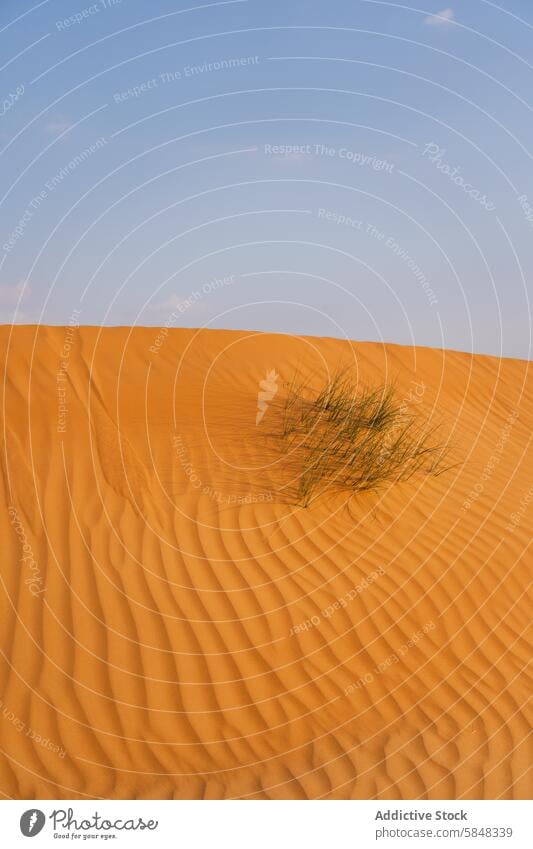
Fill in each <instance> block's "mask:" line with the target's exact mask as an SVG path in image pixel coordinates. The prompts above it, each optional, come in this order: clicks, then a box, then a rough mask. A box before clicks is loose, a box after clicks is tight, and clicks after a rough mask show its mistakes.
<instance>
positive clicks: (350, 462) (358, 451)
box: [272, 370, 449, 507]
mask: <svg viewBox="0 0 533 849" xmlns="http://www.w3.org/2000/svg"><path fill="white" fill-rule="evenodd" d="M276 407H277V413H278V416H277V419H276V420H277V422H278V425H279V426H278V429H277V430H276V432H274V433H273V434H272V436H273V437H274V439H275V440H276V444H277V450H278V452H281V456H282V457H283V465H284V470H285V473H286V474H287V475H288V476H289V480H290V482H289V483H288V484H287V485H286V486H285V492H286V493H287V494H288V495H290V500H291V501H294V502H295V503H297V504H299V505H301V506H303V507H307V506H308V505H309V504H311V502H312V501H314V499H315V498H317V497H318V496H319V495H321V494H323V493H324V492H326V491H335V490H338V491H348V492H353V493H356V492H364V491H367V490H374V489H378V488H379V487H381V486H383V485H384V484H391V483H397V482H399V481H406V480H408V479H409V478H411V477H412V476H413V475H416V474H424V475H437V474H440V473H441V472H443V471H445V470H446V468H449V466H447V465H446V458H447V456H448V451H447V449H446V447H445V446H444V445H442V444H441V443H439V442H438V441H437V439H436V435H437V428H435V427H428V426H427V425H426V424H425V423H424V422H423V421H421V419H420V417H419V416H417V415H415V414H414V413H412V412H409V411H408V409H407V405H406V403H405V402H403V401H401V400H399V399H398V395H397V392H396V390H395V388H394V386H393V385H391V384H383V385H380V386H374V387H372V386H360V385H357V384H356V383H355V381H354V380H353V378H352V377H351V375H350V373H349V372H348V371H345V370H339V371H337V372H335V373H334V374H333V376H332V377H331V379H330V380H329V381H328V382H327V384H325V385H324V386H323V387H321V388H319V389H318V390H317V389H313V388H312V385H311V383H310V382H309V381H305V380H300V379H298V378H293V380H292V381H291V382H290V383H289V384H288V385H287V386H286V391H285V393H284V394H283V397H281V398H280V399H278V400H277V401H276Z"/></svg>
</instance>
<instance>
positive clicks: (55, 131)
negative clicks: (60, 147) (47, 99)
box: [44, 118, 73, 137]
mask: <svg viewBox="0 0 533 849" xmlns="http://www.w3.org/2000/svg"><path fill="white" fill-rule="evenodd" d="M72 126H73V125H72V121H69V120H68V119H67V118H57V119H56V120H55V121H50V122H49V123H48V124H47V125H46V127H45V128H44V131H45V133H46V134H47V135H48V136H55V137H57V136H61V135H63V133H64V132H66V131H67V130H69V129H70V128H71V127H72Z"/></svg>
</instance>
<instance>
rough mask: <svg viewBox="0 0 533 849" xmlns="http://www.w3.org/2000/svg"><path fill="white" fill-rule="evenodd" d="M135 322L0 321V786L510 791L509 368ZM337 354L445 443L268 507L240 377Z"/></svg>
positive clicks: (518, 737) (288, 373) (75, 794)
mask: <svg viewBox="0 0 533 849" xmlns="http://www.w3.org/2000/svg"><path fill="white" fill-rule="evenodd" d="M158 333H159V331H158V330H157V329H154V328H142V329H134V330H131V329H128V328H113V329H98V328H82V329H81V330H68V329H66V328H49V327H44V328H35V327H17V328H14V329H11V328H10V327H2V328H0V351H1V352H0V356H1V361H2V363H3V370H4V374H3V381H2V385H3V408H2V419H3V422H2V424H3V428H2V432H3V441H2V454H1V456H2V484H1V500H2V504H1V505H0V523H1V524H0V527H1V535H2V564H1V579H2V586H1V595H2V617H1V620H0V624H1V636H0V646H1V652H2V658H1V661H2V663H1V691H0V699H1V703H2V704H1V706H0V735H1V741H0V743H1V746H0V748H1V750H2V755H1V760H0V790H1V792H2V794H3V796H4V797H7V798H54V797H55V798H73V799H74V798H87V797H101V798H172V797H173V798H187V799H188V798H212V799H213V798H216V799H219V798H249V799H253V798H269V799H294V798H338V799H344V798H360V799H369V798H380V799H397V798H401V799H424V798H429V799H475V798H488V799H496V798H524V797H527V796H528V791H529V789H530V788H529V787H528V776H527V772H526V770H527V767H528V763H529V762H530V760H531V758H530V753H528V751H527V742H526V740H527V734H528V730H529V727H530V724H531V717H530V716H529V717H528V713H527V698H528V693H529V690H530V683H531V682H530V680H528V677H527V673H526V663H527V660H528V657H529V655H530V647H529V645H528V641H527V636H528V633H527V632H528V627H529V623H530V615H529V614H530V612H531V601H530V599H528V597H527V590H528V582H529V574H530V571H529V570H528V562H529V564H530V563H531V555H530V552H529V549H528V546H529V543H530V540H531V537H532V533H531V530H532V519H533V501H532V497H531V496H532V494H533V489H531V487H532V476H531V457H530V455H529V457H528V454H527V450H528V447H529V441H530V438H531V433H532V430H533V416H532V412H533V404H532V401H533V383H532V381H531V375H530V374H529V373H528V364H527V363H526V362H522V361H518V360H498V359H496V358H491V357H485V356H475V357H472V356H469V355H466V354H459V353H453V352H448V351H438V350H432V349H421V348H419V349H415V348H403V347H399V346H394V345H386V346H381V345H378V344H359V343H357V344H356V343H350V342H341V341H335V340H331V339H312V338H299V337H288V336H279V335H271V334H256V333H238V332H224V331H202V332H197V331H192V330H172V331H170V332H169V333H168V335H167V336H163V337H162V338H160V340H159V343H157V344H156V342H155V340H156V337H157V336H158ZM151 347H155V352H154V351H150V348H151ZM341 363H342V364H345V365H346V364H353V365H354V368H355V369H356V370H357V373H358V374H359V375H361V376H362V378H363V379H365V380H367V381H382V380H383V379H384V378H391V379H396V380H397V382H398V391H399V394H400V396H402V395H404V396H405V397H407V398H409V394H410V401H409V404H410V407H411V408H412V409H417V410H420V411H423V413H424V414H425V415H426V416H428V417H430V418H433V417H435V418H436V419H438V420H441V421H443V423H444V432H445V433H446V434H448V435H450V436H451V439H452V442H453V445H454V448H455V450H456V452H457V454H458V456H459V459H460V465H459V466H457V467H456V468H454V469H453V470H452V471H449V472H447V473H446V474H444V475H441V476H440V477H438V478H426V479H417V480H415V479H413V480H412V481H410V482H408V483H403V484H398V485H396V486H393V487H390V488H388V489H386V490H384V491H383V492H379V493H368V494H364V495H360V496H357V497H354V498H352V499H347V497H346V496H345V495H335V497H325V498H323V499H321V500H320V501H318V502H317V503H316V504H313V505H312V506H311V507H310V508H308V509H306V510H304V509H296V508H295V507H293V506H291V505H289V504H287V503H284V502H283V499H281V498H279V497H278V495H277V494H276V492H275V489H276V481H277V480H278V479H279V475H280V472H281V471H282V470H281V469H280V465H279V463H277V464H276V463H274V464H273V465H272V464H271V461H272V458H271V457H270V455H269V453H268V451H266V450H265V444H264V439H263V433H264V432H266V430H268V427H269V412H270V411H269V407H268V403H267V406H266V411H265V413H264V416H263V418H262V420H261V421H260V423H259V425H257V426H256V414H257V412H258V408H257V403H258V391H259V383H260V381H261V380H263V379H265V376H266V374H267V372H269V371H271V370H272V369H275V371H276V373H277V374H279V381H278V382H279V385H280V387H281V384H282V381H283V380H286V379H289V378H290V377H292V375H293V374H294V372H295V371H296V370H300V371H304V372H313V373H316V374H317V375H319V376H325V374H326V370H327V369H328V368H330V369H335V368H336V367H337V366H338V365H339V364H341ZM60 369H62V371H61V372H60V371H59V370H60ZM58 372H59V374H58ZM280 391H281V390H280ZM60 404H62V405H64V406H66V407H67V410H66V412H65V411H63V412H61V411H60V410H59V405H60ZM58 425H59V428H60V430H59V432H58ZM265 464H267V465H268V467H267V468H265ZM528 492H529V495H528ZM470 493H473V494H472V495H471V494H470ZM530 502H532V503H530ZM23 558H25V559H23ZM528 685H529V686H528ZM528 754H529V757H528Z"/></svg>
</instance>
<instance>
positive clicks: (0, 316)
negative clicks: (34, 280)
mask: <svg viewBox="0 0 533 849" xmlns="http://www.w3.org/2000/svg"><path fill="white" fill-rule="evenodd" d="M30 294H31V291H30V287H29V286H28V284H27V283H26V281H25V280H20V281H19V282H18V283H12V284H9V283H0V324H13V323H16V324H30V316H29V314H28V313H27V312H25V311H24V310H23V309H21V307H20V304H21V303H23V302H25V301H27V300H28V298H29V297H30ZM19 298H20V303H19ZM17 304H18V307H17Z"/></svg>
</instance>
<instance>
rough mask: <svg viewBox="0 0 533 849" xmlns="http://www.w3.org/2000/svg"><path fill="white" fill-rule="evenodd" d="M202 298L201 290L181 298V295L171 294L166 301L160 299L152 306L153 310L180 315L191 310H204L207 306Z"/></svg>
mask: <svg viewBox="0 0 533 849" xmlns="http://www.w3.org/2000/svg"><path fill="white" fill-rule="evenodd" d="M201 299H202V294H201V292H199V291H197V292H191V294H190V295H189V296H188V297H186V298H180V297H179V295H171V296H170V297H169V298H167V299H166V300H165V301H160V302H159V303H157V304H154V305H153V306H151V307H150V309H151V310H152V311H153V312H158V313H168V314H170V313H176V314H177V315H180V314H182V313H186V312H188V311H189V310H193V311H194V312H203V311H204V310H205V308H206V305H205V304H202V303H200V301H201Z"/></svg>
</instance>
